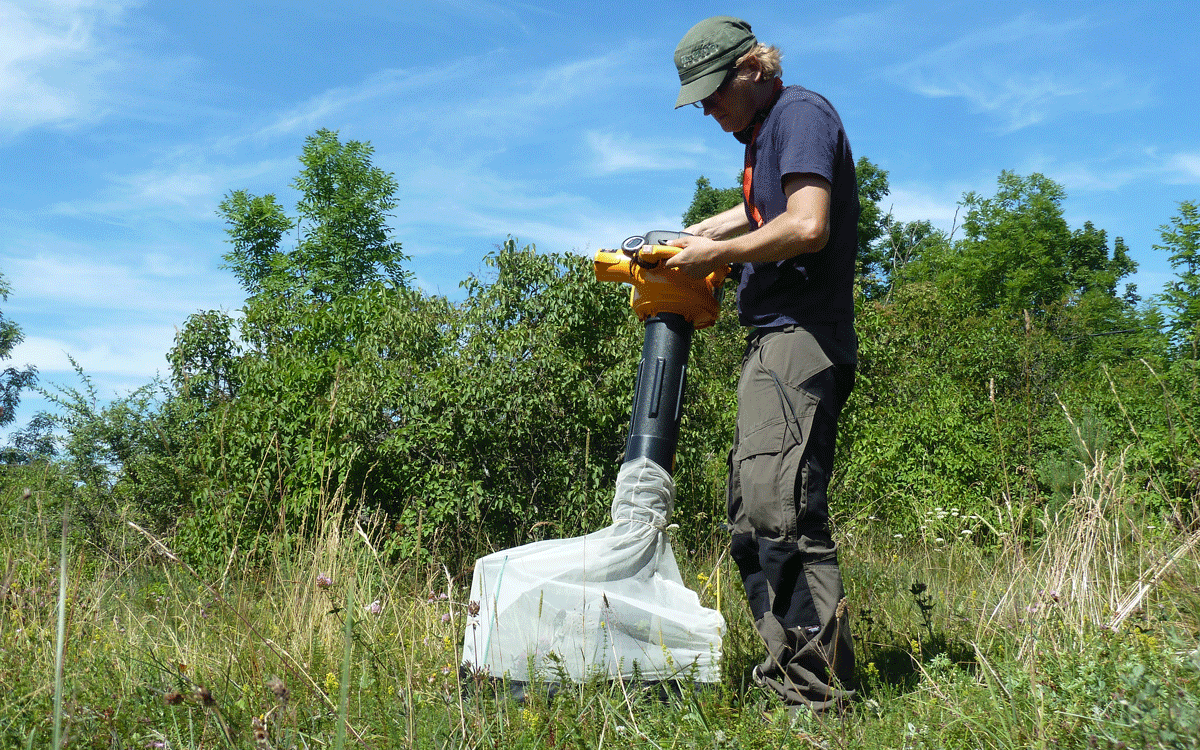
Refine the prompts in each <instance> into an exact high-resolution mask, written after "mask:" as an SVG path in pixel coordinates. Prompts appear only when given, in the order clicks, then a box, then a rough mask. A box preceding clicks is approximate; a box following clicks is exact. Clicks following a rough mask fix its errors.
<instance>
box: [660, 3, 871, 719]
mask: <svg viewBox="0 0 1200 750" xmlns="http://www.w3.org/2000/svg"><path fill="white" fill-rule="evenodd" d="M779 58H780V56H779V51H778V50H777V49H775V48H774V47H768V46H766V45H763V44H760V43H759V42H758V40H757V39H756V38H755V37H754V35H753V34H752V33H751V30H750V25H749V24H747V23H746V22H744V21H741V20H738V19H736V18H729V17H726V16H720V17H716V18H709V19H707V20H705V21H702V22H700V23H699V24H697V25H696V26H694V27H693V28H692V29H691V30H690V31H689V32H688V33H687V34H686V35H685V36H684V37H683V40H682V41H681V42H680V43H679V46H678V47H677V48H676V50H675V65H676V68H677V69H678V71H679V80H680V83H681V90H680V94H679V99H678V101H677V102H676V105H675V106H676V108H677V109H678V108H679V107H682V106H684V105H687V104H695V105H696V106H698V107H702V108H703V109H704V114H705V115H709V116H711V117H712V118H713V119H715V120H716V121H717V123H718V124H719V125H720V126H721V128H722V129H724V130H725V131H726V132H728V133H733V134H734V136H735V137H736V138H737V139H738V140H739V141H741V142H742V143H744V144H746V181H745V184H744V185H743V192H744V194H745V202H744V204H743V205H742V206H738V207H735V208H733V209H731V210H729V211H726V212H724V213H721V214H718V215H717V216H714V217H712V218H710V219H706V220H704V221H702V222H700V223H699V224H696V225H694V226H691V227H688V228H687V232H689V233H690V234H693V235H695V236H694V237H682V238H680V239H679V240H676V241H674V242H672V243H671V244H673V245H675V246H676V247H679V248H682V249H681V250H680V251H679V252H678V254H676V255H675V256H673V257H672V258H670V259H669V260H667V261H666V266H668V267H675V268H679V269H680V270H681V271H683V272H684V273H688V274H691V275H694V276H704V275H706V274H708V273H709V272H711V271H712V270H713V269H715V268H717V267H719V266H721V265H724V264H727V263H728V264H741V276H740V280H739V282H738V290H737V294H738V297H737V301H738V315H739V317H740V320H741V322H742V324H743V325H746V326H750V327H751V330H750V333H749V335H748V336H747V347H746V355H745V357H744V359H743V362H742V373H741V378H740V381H739V383H738V394H737V395H738V415H737V430H736V432H735V438H734V447H733V450H732V451H731V452H730V456H729V480H728V496H727V502H728V513H729V523H730V527H731V532H732V539H731V553H732V556H733V559H734V561H735V562H736V563H737V566H738V569H739V571H740V573H741V576H742V582H743V585H744V586H745V588H746V595H747V598H748V599H749V603H750V608H751V610H752V612H753V614H754V618H755V627H756V628H757V629H758V632H759V634H760V635H761V636H762V639H763V641H764V643H765V644H766V651H767V655H766V658H765V659H764V660H763V662H762V663H761V664H759V665H758V666H756V667H755V668H754V679H755V681H756V682H758V683H759V684H761V685H764V686H766V687H768V688H770V689H771V690H773V691H774V692H775V693H777V694H778V695H779V696H780V697H781V698H782V699H783V700H784V701H785V702H786V703H788V704H790V705H793V706H808V707H810V708H811V709H813V710H814V711H818V712H820V711H824V710H827V709H831V708H842V707H844V704H845V703H846V702H847V701H848V700H850V699H851V698H853V696H854V691H853V688H852V684H853V678H854V644H853V641H852V639H851V637H850V631H849V624H848V623H849V620H848V617H847V615H846V604H845V601H844V596H845V594H844V590H843V588H842V578H841V573H840V571H839V570H838V565H837V547H836V545H835V544H834V542H833V539H832V537H831V534H830V524H829V508H828V502H827V496H826V489H827V486H828V484H829V477H830V473H831V471H832V467H833V457H834V441H835V439H836V435H837V420H838V415H839V413H840V412H841V409H842V406H843V405H844V404H845V403H846V399H847V397H848V396H849V395H850V390H851V389H852V388H853V385H854V367H855V360H856V355H857V349H858V342H857V338H856V337H855V334H854V327H853V321H854V299H853V282H854V269H855V254H856V252H857V247H856V246H857V225H858V214H859V204H858V187H857V184H856V182H855V174H854V157H853V155H852V154H851V152H850V143H849V141H848V140H847V138H846V132H845V130H844V129H843V127H842V123H841V119H840V118H839V116H838V114H837V112H836V111H835V110H834V108H833V106H832V105H831V104H830V103H829V102H828V101H827V100H826V99H825V98H824V97H822V96H820V95H818V94H815V93H813V92H812V91H809V90H807V89H804V88H802V87H800V86H784V85H783V83H782V81H781V80H780V78H779V75H780V65H779Z"/></svg>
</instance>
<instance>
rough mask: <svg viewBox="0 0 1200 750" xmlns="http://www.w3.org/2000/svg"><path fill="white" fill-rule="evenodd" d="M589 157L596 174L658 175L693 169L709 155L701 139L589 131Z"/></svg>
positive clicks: (586, 138) (586, 135) (585, 136)
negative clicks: (652, 173) (656, 138)
mask: <svg viewBox="0 0 1200 750" xmlns="http://www.w3.org/2000/svg"><path fill="white" fill-rule="evenodd" d="M584 138H585V140H586V142H587V146H588V148H589V149H590V151H591V154H592V169H593V170H594V171H595V172H596V173H598V174H613V173H617V172H621V173H629V172H657V171H662V170H669V169H696V168H698V165H699V164H700V163H701V162H702V161H703V157H704V156H706V155H709V150H708V148H707V147H706V146H705V144H704V142H703V141H701V140H700V139H698V138H696V139H690V140H686V141H678V140H665V141H664V140H647V139H643V138H638V137H635V136H633V135H630V134H629V133H606V132H601V131H598V130H589V131H587V132H586V133H585V134H584Z"/></svg>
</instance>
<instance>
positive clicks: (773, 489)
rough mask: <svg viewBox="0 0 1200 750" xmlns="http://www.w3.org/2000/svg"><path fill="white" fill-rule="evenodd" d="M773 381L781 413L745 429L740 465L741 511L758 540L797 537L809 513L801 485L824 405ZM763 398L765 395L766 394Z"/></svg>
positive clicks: (736, 456) (738, 452)
mask: <svg viewBox="0 0 1200 750" xmlns="http://www.w3.org/2000/svg"><path fill="white" fill-rule="evenodd" d="M771 375H772V378H774V381H775V386H776V387H775V388H774V390H775V393H774V396H775V397H776V398H778V400H779V402H778V410H777V411H776V412H775V413H776V414H777V415H780V416H776V417H774V418H772V419H770V420H767V421H765V422H762V423H760V424H757V425H754V426H752V427H750V428H749V429H747V430H742V429H741V425H739V426H738V427H739V430H738V431H739V433H740V440H739V442H738V446H737V450H736V452H735V453H734V456H733V460H734V462H736V464H737V474H738V483H739V485H740V489H741V495H742V508H741V510H742V512H743V513H744V514H745V516H746V520H748V521H749V523H750V525H751V526H752V527H753V530H754V533H755V534H756V535H757V536H761V537H767V538H771V539H788V540H790V539H795V538H796V537H797V520H798V518H800V517H802V516H803V515H804V513H805V512H806V510H807V496H806V494H807V493H806V492H805V491H804V490H805V488H806V483H805V482H799V483H798V482H797V481H796V478H797V475H798V474H799V472H800V471H801V465H802V463H803V457H804V452H805V447H806V445H807V444H808V438H809V435H810V433H811V432H812V426H813V421H814V418H815V416H816V413H817V408H818V406H819V404H820V401H819V400H818V399H817V397H816V396H813V395H812V394H811V393H809V392H808V391H805V390H802V389H800V388H795V387H793V386H789V385H787V384H785V383H782V382H780V381H779V380H778V378H775V377H774V373H772V374H771ZM763 395H764V396H765V395H766V394H763Z"/></svg>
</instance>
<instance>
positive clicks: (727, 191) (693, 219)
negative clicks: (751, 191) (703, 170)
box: [683, 173, 743, 227]
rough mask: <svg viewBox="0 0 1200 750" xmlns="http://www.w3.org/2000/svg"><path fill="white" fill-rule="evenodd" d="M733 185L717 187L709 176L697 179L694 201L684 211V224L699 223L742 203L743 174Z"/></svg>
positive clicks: (739, 175) (686, 225)
mask: <svg viewBox="0 0 1200 750" xmlns="http://www.w3.org/2000/svg"><path fill="white" fill-rule="evenodd" d="M735 181H736V182H737V184H736V185H734V186H733V187H727V188H715V187H713V186H712V183H711V182H709V180H708V178H707V177H699V178H697V180H696V192H694V193H693V194H692V203H691V205H690V206H688V209H687V210H686V211H684V212H683V226H685V227H690V226H692V225H693V224H699V223H700V222H702V221H704V220H705V219H707V218H708V217H710V216H716V215H717V214H719V213H721V212H722V211H727V210H729V209H731V208H733V207H734V206H738V205H741V203H742V200H743V198H742V175H741V174H740V173H739V174H738V175H737V177H736V178H735Z"/></svg>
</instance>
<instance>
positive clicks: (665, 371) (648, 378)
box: [625, 313, 695, 472]
mask: <svg viewBox="0 0 1200 750" xmlns="http://www.w3.org/2000/svg"><path fill="white" fill-rule="evenodd" d="M694 330H695V329H694V328H693V327H692V324H691V323H689V322H688V321H687V320H685V319H684V317H683V316H682V315H677V314H675V313H659V314H658V315H655V316H654V317H651V318H647V319H646V338H645V340H644V341H643V342H642V361H641V363H640V364H639V365H638V374H637V384H636V385H635V386H634V389H633V415H632V417H631V418H630V423H629V440H628V441H627V442H626V443H625V460H626V461H631V460H633V459H635V458H642V457H646V458H649V459H650V460H652V461H654V462H655V463H656V464H658V465H659V466H661V467H662V468H664V469H666V470H667V472H673V471H674V469H675V466H674V464H675V448H676V447H677V446H678V444H679V418H680V416H682V413H683V389H684V384H685V381H686V380H687V360H688V354H689V353H690V351H691V348H692V333H693V331H694Z"/></svg>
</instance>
